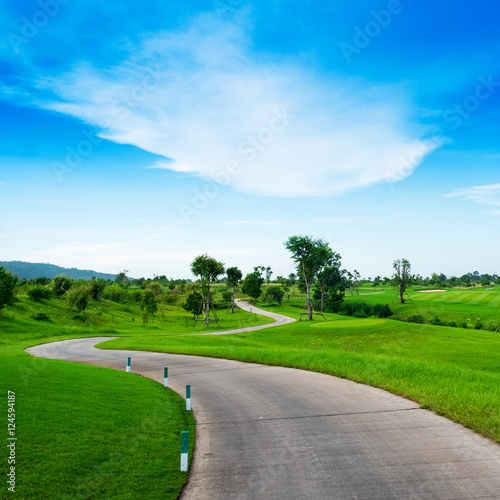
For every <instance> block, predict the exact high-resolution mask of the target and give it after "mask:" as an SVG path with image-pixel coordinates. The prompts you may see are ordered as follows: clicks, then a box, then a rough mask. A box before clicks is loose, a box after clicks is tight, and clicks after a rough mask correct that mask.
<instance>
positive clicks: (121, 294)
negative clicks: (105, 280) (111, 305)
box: [102, 284, 128, 303]
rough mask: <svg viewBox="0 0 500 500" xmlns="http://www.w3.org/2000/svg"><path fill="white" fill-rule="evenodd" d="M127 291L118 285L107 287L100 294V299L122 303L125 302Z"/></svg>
mask: <svg viewBox="0 0 500 500" xmlns="http://www.w3.org/2000/svg"><path fill="white" fill-rule="evenodd" d="M127 296H128V294H127V291H126V290H124V289H123V288H121V287H120V286H119V285H116V284H113V285H107V286H106V288H105V289H104V291H103V293H102V298H103V299H106V300H112V301H113V302H118V303H122V302H125V301H126V300H127Z"/></svg>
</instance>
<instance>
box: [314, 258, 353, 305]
mask: <svg viewBox="0 0 500 500" xmlns="http://www.w3.org/2000/svg"><path fill="white" fill-rule="evenodd" d="M336 255H337V256H338V259H336V260H333V261H332V265H329V266H327V267H325V268H324V269H322V270H321V271H320V272H319V273H318V277H317V281H316V284H317V286H316V290H315V291H314V299H315V300H320V301H321V312H324V311H327V312H337V311H338V310H339V309H340V306H341V305H342V301H343V300H344V295H345V289H346V280H345V278H344V273H343V272H342V271H341V270H340V255H338V254H336Z"/></svg>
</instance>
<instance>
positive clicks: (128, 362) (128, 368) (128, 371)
mask: <svg viewBox="0 0 500 500" xmlns="http://www.w3.org/2000/svg"><path fill="white" fill-rule="evenodd" d="M127 373H130V358H127Z"/></svg>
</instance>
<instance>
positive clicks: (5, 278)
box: [0, 266, 17, 309]
mask: <svg viewBox="0 0 500 500" xmlns="http://www.w3.org/2000/svg"><path fill="white" fill-rule="evenodd" d="M16 283H17V277H16V276H14V275H13V274H12V273H9V271H7V270H6V269H5V268H4V267H3V266H0V309H3V308H4V307H5V306H10V305H12V304H13V303H14V288H15V287H16Z"/></svg>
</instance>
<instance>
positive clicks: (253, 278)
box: [241, 271, 264, 299]
mask: <svg viewBox="0 0 500 500" xmlns="http://www.w3.org/2000/svg"><path fill="white" fill-rule="evenodd" d="M262 283H264V278H263V277H262V276H261V275H260V273H259V272H258V271H254V272H253V273H250V274H247V275H246V277H245V279H244V280H243V285H242V287H241V291H242V292H243V293H246V294H247V295H249V296H250V297H252V298H254V299H258V298H259V297H260V294H261V292H262V289H261V287H262Z"/></svg>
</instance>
